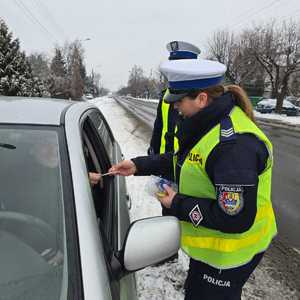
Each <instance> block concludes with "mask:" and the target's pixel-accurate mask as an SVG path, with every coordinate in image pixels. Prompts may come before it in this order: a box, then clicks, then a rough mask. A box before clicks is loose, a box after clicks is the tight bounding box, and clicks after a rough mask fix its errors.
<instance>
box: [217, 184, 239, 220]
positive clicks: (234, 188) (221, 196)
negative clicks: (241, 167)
mask: <svg viewBox="0 0 300 300" xmlns="http://www.w3.org/2000/svg"><path fill="white" fill-rule="evenodd" d="M243 193H244V188H243V186H241V185H226V184H223V185H220V186H218V188H217V199H218V204H219V206H220V208H221V209H222V210H223V211H224V212H225V213H226V214H228V215H230V216H235V215H237V214H238V213H239V212H240V211H241V210H242V209H243V207H244V195H243Z"/></svg>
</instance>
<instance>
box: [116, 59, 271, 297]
mask: <svg viewBox="0 0 300 300" xmlns="http://www.w3.org/2000/svg"><path fill="white" fill-rule="evenodd" d="M160 68H161V71H162V72H163V74H165V76H166V77H167V79H168V87H169V91H170V93H169V94H168V96H167V97H166V98H165V101H167V102H169V103H174V105H175V107H176V108H177V109H178V110H179V111H180V112H181V113H182V114H183V115H184V120H183V122H182V123H181V124H180V126H179V128H178V132H177V137H178V139H179V151H178V152H177V154H176V155H174V156H173V157H171V156H170V155H168V154H165V155H160V156H156V157H152V158H151V157H137V158H135V159H132V160H127V161H123V162H122V163H120V164H118V165H116V166H114V167H113V168H112V170H113V171H115V172H117V173H119V174H121V175H130V174H135V175H147V174H156V175H158V174H163V173H164V172H165V169H166V168H172V163H173V166H174V170H175V178H176V181H177V183H178V185H179V191H178V193H176V192H175V191H173V190H172V189H171V188H169V187H168V186H165V190H166V196H164V197H162V198H160V201H161V203H162V204H163V205H164V206H165V207H169V208H171V211H172V214H173V215H174V216H176V217H178V218H179V219H180V221H181V225H182V236H181V248H182V250H183V251H184V252H185V253H186V254H187V255H188V256H189V257H190V266H189V271H188V276H187V280H186V283H185V299H214V300H215V299H216V300H218V299H241V293H242V287H243V285H244V284H245V283H246V281H247V280H248V278H249V276H250V274H251V273H252V272H253V271H254V269H255V268H256V266H257V265H258V263H259V262H260V260H261V259H262V257H263V254H264V252H265V250H266V249H267V248H268V246H269V245H270V243H271V240H272V238H273V237H274V236H275V235H276V233H277V229H276V223H275V217H274V212H273V208H272V204H271V175H272V166H273V156H272V144H271V142H270V141H269V139H268V138H267V137H266V135H265V134H264V133H263V132H262V131H261V130H260V129H259V128H258V127H257V126H256V124H255V122H254V117H253V111H252V106H251V104H250V102H249V100H248V98H247V96H246V94H245V92H244V91H243V90H242V89H241V88H240V87H238V86H235V85H230V86H227V87H224V86H222V85H221V82H222V79H223V76H224V73H225V71H226V68H225V66H224V65H222V64H220V63H218V62H214V61H208V60H185V61H168V62H165V63H163V64H162V65H161V67H160ZM162 247H163V245H162Z"/></svg>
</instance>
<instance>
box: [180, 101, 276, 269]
mask: <svg viewBox="0 0 300 300" xmlns="http://www.w3.org/2000/svg"><path fill="white" fill-rule="evenodd" d="M230 119H231V122H232V125H233V129H234V132H235V134H242V133H251V134H254V135H255V136H256V137H257V138H258V139H260V140H261V141H263V142H264V143H265V145H266V147H267V149H268V151H269V158H268V161H267V166H266V168H265V170H264V171H263V172H262V174H260V175H259V177H258V179H259V181H258V192H257V213H256V217H255V221H254V223H253V225H252V226H251V228H250V229H249V230H247V231H246V232H243V233H224V232H221V231H218V230H213V229H209V228H206V227H204V226H201V225H199V226H197V227H194V226H193V225H192V223H190V222H184V221H182V222H181V229H182V235H181V247H182V249H183V251H184V252H186V253H187V254H188V255H189V256H190V257H192V258H193V259H195V260H199V261H202V262H204V263H206V264H209V265H211V266H213V267H215V268H218V269H228V268H234V267H238V266H241V265H244V264H246V263H248V262H249V261H250V260H251V259H252V258H253V257H254V256H255V255H256V254H258V253H260V252H263V251H264V250H266V249H267V247H268V246H269V244H270V242H271V240H272V238H273V237H274V236H275V235H276V233H277V228H276V222H275V216H274V212H273V208H272V203H271V175H272V165H273V157H272V144H271V142H270V141H269V139H268V138H267V137H266V135H265V134H264V133H263V132H262V131H261V130H260V129H259V128H258V127H257V126H256V125H255V124H254V123H253V122H252V121H251V120H250V119H249V118H248V117H247V116H246V114H245V113H244V112H243V111H242V110H241V109H240V108H239V107H237V106H236V107H234V109H233V110H232V112H231V114H230ZM219 142H220V124H218V125H216V126H215V127H214V128H212V129H211V130H210V131H209V132H208V133H207V134H206V135H205V136H203V137H202V138H201V139H200V141H199V142H198V143H197V144H196V145H195V146H194V147H193V149H192V150H191V151H190V153H189V154H190V155H192V156H189V155H187V158H186V159H185V161H184V162H183V164H182V166H181V172H180V178H179V193H181V194H185V195H189V196H193V197H198V198H209V199H211V201H216V190H215V187H214V185H213V184H212V182H211V180H210V179H209V177H208V175H207V173H206V171H205V165H206V161H207V158H208V156H209V154H210V153H211V152H212V150H213V149H214V148H215V147H216V145H218V144H219ZM195 155H196V156H195ZM189 157H197V159H196V160H193V159H192V160H190V159H189ZM245 159H246V158H245ZM176 161H177V158H176V156H175V157H174V164H176ZM174 170H176V168H174ZM175 172H176V171H175ZM200 224H201V223H200Z"/></svg>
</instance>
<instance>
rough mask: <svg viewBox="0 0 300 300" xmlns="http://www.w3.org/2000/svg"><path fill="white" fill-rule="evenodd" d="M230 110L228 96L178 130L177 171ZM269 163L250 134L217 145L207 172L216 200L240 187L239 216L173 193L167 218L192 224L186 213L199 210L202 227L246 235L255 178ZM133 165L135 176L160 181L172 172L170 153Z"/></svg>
mask: <svg viewBox="0 0 300 300" xmlns="http://www.w3.org/2000/svg"><path fill="white" fill-rule="evenodd" d="M234 105H235V100H234V98H233V96H232V95H231V94H230V93H226V94H224V95H222V96H221V97H219V98H217V99H215V100H214V101H213V102H212V103H211V104H210V105H209V106H207V107H206V108H204V109H203V110H202V111H200V112H198V113H197V114H195V115H193V116H192V117H190V118H186V119H184V120H183V121H182V123H181V124H179V128H178V133H177V137H178V139H179V153H178V165H181V162H183V161H184V159H185V158H186V156H187V154H188V153H189V151H190V150H191V149H192V148H193V147H194V146H195V145H196V144H197V142H198V141H199V140H200V139H201V137H203V136H204V135H205V134H206V133H207V132H208V131H209V130H210V129H212V128H213V127H214V126H215V125H217V124H218V123H220V121H221V120H222V119H223V118H224V117H226V116H227V115H228V114H229V113H230V111H231V110H232V108H233V106H234ZM267 159H268V151H267V149H266V146H265V145H264V143H263V142H262V141H260V140H259V139H258V138H257V137H256V136H254V135H252V134H236V139H235V140H233V141H230V142H225V143H219V144H218V145H217V146H216V147H215V148H214V149H213V151H212V152H211V153H210V155H209V157H208V159H207V162H206V172H207V174H208V176H209V178H210V180H211V182H212V183H213V184H214V186H215V189H216V199H218V197H219V193H221V192H222V188H224V187H225V188H226V187H230V186H233V185H234V186H238V187H240V188H239V191H241V195H240V196H241V199H242V207H241V209H240V210H239V211H238V213H237V214H235V215H232V214H229V213H227V212H226V211H224V209H222V207H221V206H220V204H219V201H212V200H211V199H205V198H195V197H191V196H187V195H183V194H180V193H177V194H176V196H175V197H174V199H173V202H172V206H171V213H172V214H173V215H174V216H176V217H178V218H179V219H180V220H184V221H188V222H192V220H190V216H189V215H190V212H191V211H192V210H193V208H195V206H196V205H198V206H199V208H200V211H201V214H202V215H203V220H202V221H201V225H202V226H205V227H207V228H211V229H216V230H220V231H222V232H225V233H240V232H244V231H247V230H248V229H249V228H250V227H251V225H252V224H253V222H254V218H255V215H256V202H257V201H256V200H257V199H256V198H257V186H258V176H259V175H260V174H261V173H262V171H263V170H264V169H265V166H266V162H267ZM133 161H134V163H135V164H136V167H137V173H136V175H150V174H153V175H161V176H164V175H165V174H168V173H169V172H170V171H171V170H172V168H173V162H172V161H173V158H172V154H170V153H168V154H162V155H154V156H148V157H137V158H135V159H133ZM176 174H177V176H176V177H177V178H179V175H178V174H180V167H177V173H176ZM220 187H221V188H220ZM204 188H205V187H204Z"/></svg>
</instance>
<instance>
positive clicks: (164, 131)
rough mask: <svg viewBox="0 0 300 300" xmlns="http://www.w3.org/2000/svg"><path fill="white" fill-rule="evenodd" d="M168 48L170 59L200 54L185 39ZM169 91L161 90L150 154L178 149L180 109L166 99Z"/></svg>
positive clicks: (189, 57)
mask: <svg viewBox="0 0 300 300" xmlns="http://www.w3.org/2000/svg"><path fill="white" fill-rule="evenodd" d="M166 48H167V50H168V51H169V58H168V59H169V60H181V59H197V58H198V55H199V54H200V49H199V48H198V47H196V46H195V45H193V44H191V43H187V42H183V41H172V42H170V43H168V44H167V46H166ZM168 92H169V91H168V89H164V90H162V92H161V97H160V101H159V103H158V106H157V114H156V119H155V122H154V126H153V131H152V137H151V141H150V147H149V149H148V154H149V155H153V154H158V153H160V154H163V153H167V152H174V151H177V150H178V142H177V139H176V138H174V133H175V128H176V124H177V123H178V111H177V110H175V109H174V105H173V104H169V103H167V102H165V101H164V97H165V96H166V95H167V94H168ZM172 178H173V172H172V174H171V175H170V179H172Z"/></svg>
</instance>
